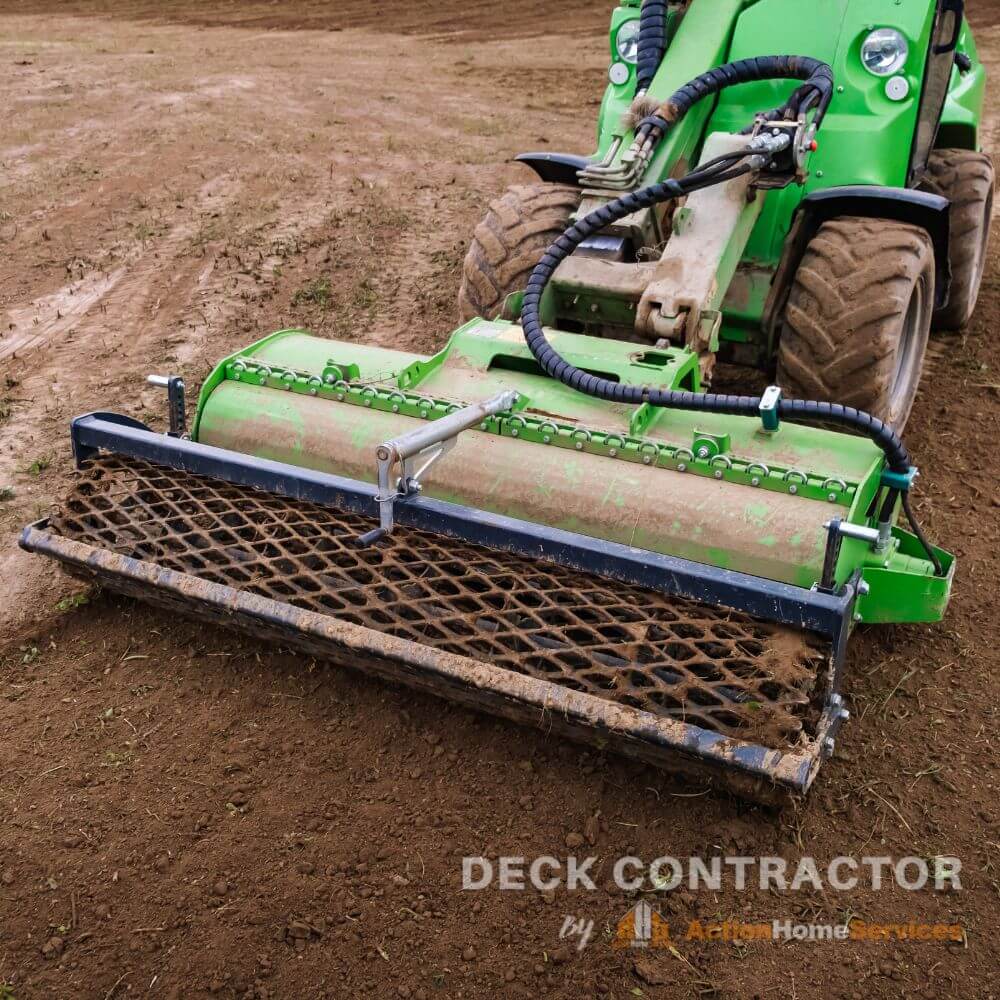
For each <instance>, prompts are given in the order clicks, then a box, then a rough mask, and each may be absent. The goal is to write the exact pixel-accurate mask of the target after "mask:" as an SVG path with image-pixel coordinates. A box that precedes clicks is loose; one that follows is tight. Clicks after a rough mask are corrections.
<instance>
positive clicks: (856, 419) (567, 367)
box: [521, 5, 944, 576]
mask: <svg viewBox="0 0 1000 1000" xmlns="http://www.w3.org/2000/svg"><path fill="white" fill-rule="evenodd" d="M643 10H644V11H645V5H644V6H643ZM784 78H792V79H800V80H805V83H803V85H802V86H801V87H799V88H797V89H796V90H795V92H794V93H793V94H792V96H791V97H790V98H789V100H788V102H787V103H786V104H784V105H783V106H782V107H780V108H777V109H775V111H773V112H769V113H767V115H766V117H767V118H768V120H772V121H773V120H776V119H777V118H783V117H788V118H791V119H793V120H798V119H799V118H801V117H804V116H805V115H807V114H808V113H809V112H810V111H814V112H815V116H814V118H813V122H814V124H815V125H816V126H817V127H818V126H819V125H820V124H821V123H822V120H823V117H824V115H825V114H826V111H827V109H828V108H829V106H830V101H831V98H832V96H833V72H832V70H831V69H830V67H829V66H827V65H826V64H825V63H822V62H820V61H819V60H818V59H811V58H808V57H804V56H763V57H759V58H756V59H744V60H741V61H739V62H734V63H727V64H726V65H725V66H720V67H718V68H717V69H714V70H711V71H710V72H708V73H703V74H702V75H701V76H699V77H698V78H697V79H695V80H692V81H691V83H689V84H686V85H685V86H684V87H682V88H681V89H680V90H678V91H677V92H676V93H675V94H674V96H673V97H672V98H671V99H670V100H669V101H667V102H666V103H665V104H664V105H661V106H660V108H658V109H657V113H656V114H654V115H652V116H650V117H649V118H647V119H646V120H644V121H643V122H642V123H640V126H639V128H638V129H637V135H642V134H643V131H642V130H643V129H646V130H647V131H646V133H645V135H646V136H648V137H651V143H652V145H654V146H655V144H656V142H657V141H658V138H659V137H662V135H665V134H666V133H667V132H668V131H669V130H670V129H671V128H672V127H673V126H674V125H675V124H676V123H677V122H679V121H680V120H681V119H682V118H683V117H684V115H685V114H687V112H688V111H689V110H690V109H691V107H693V105H694V104H696V103H697V102H698V101H700V100H701V99H702V98H703V97H706V96H708V95H709V94H717V93H719V92H720V91H721V90H723V89H724V88H725V87H728V86H732V85H734V84H738V83H747V82H750V81H753V80H773V79H784ZM654 132H655V133H656V134H655V135H654V134H653V133H654ZM759 152H760V151H759V150H754V149H750V148H748V149H746V150H743V151H739V152H736V153H730V154H726V155H724V156H720V157H717V158H716V159H714V160H712V161H710V162H709V163H705V164H702V165H701V166H700V167H698V168H696V169H695V170H693V171H692V172H691V173H689V174H687V175H686V176H685V177H682V178H680V179H678V180H674V179H670V180H666V181H662V182H660V183H659V184H653V185H650V186H649V187H647V188H643V189H642V190H641V191H635V192H631V193H629V194H625V195H622V196H621V197H620V198H616V199H615V200H614V201H611V202H608V203H607V204H605V205H602V206H601V207H600V208H598V209H595V210H594V211H593V212H591V213H590V214H589V215H587V216H585V217H584V218H583V219H581V220H580V221H579V222H576V223H574V224H573V225H572V226H570V228H569V229H567V230H566V232H565V233H563V235H562V236H560V237H559V239H557V240H556V241H555V243H553V244H552V246H550V247H549V249H548V250H547V251H546V253H545V255H544V256H543V257H542V259H541V260H540V261H539V263H538V264H537V265H536V267H535V269H534V270H533V271H532V272H531V277H530V278H529V279H528V287H527V289H526V291H525V293H524V300H523V303H522V307H521V326H522V327H523V329H524V339H525V341H526V342H527V344H528V347H529V349H530V350H531V353H532V355H533V356H534V358H535V360H536V361H537V362H538V364H539V365H540V366H541V368H542V370H543V371H544V372H545V373H546V374H547V375H549V376H550V377H551V378H554V379H557V380H558V381H560V382H562V383H563V385H567V386H569V387H570V388H571V389H576V390H577V391H578V392H582V393H585V394H586V395H588V396H595V397H597V398H598V399H606V400H610V401H612V402H616V403H625V404H634V405H639V404H642V403H649V404H650V405H652V406H662V407H665V408H669V409H679V410H693V411H696V412H711V413H727V414H733V415H736V416H745V417H752V416H757V415H758V414H759V412H760V404H761V397H760V396H735V395H726V394H721V393H696V392H685V391H679V390H676V389H660V388H650V387H648V386H638V385H628V384H624V383H621V382H612V381H610V380H608V379H604V378H601V377H600V376H597V375H591V374H590V373H589V372H585V371H583V370H581V369H579V368H577V367H576V366H575V365H572V364H570V363H569V362H568V361H567V360H566V359H565V358H563V357H561V356H560V355H559V353H558V352H557V351H556V350H555V348H554V347H553V346H552V345H551V344H550V343H549V342H548V339H547V338H546V336H545V332H544V330H543V329H542V321H541V302H542V295H543V293H544V292H545V289H546V287H547V285H548V283H549V281H550V279H551V278H552V275H553V274H554V273H555V270H556V268H557V267H558V266H559V265H560V264H561V263H562V262H563V261H564V260H565V259H566V258H567V257H568V256H569V255H570V254H571V253H573V251H574V250H575V249H576V248H577V247H578V246H579V245H580V244H581V243H582V242H583V241H584V240H586V239H588V238H589V237H590V236H593V235H594V234H596V233H598V232H600V231H601V230H602V229H604V228H606V227H607V226H609V225H611V224H612V223H614V222H618V221H620V220H621V219H624V218H626V217H627V216H629V215H632V214H634V213H635V212H639V211H642V210H643V209H646V208H651V207H652V206H653V205H656V204H659V203H661V202H664V201H670V200H673V199H676V198H682V197H684V196H685V195H688V194H691V193H692V192H694V191H697V190H700V189H701V188H705V187H708V186H710V185H713V184H724V183H725V182H726V181H729V180H732V179H733V178H735V177H739V176H741V175H743V174H746V173H748V172H750V170H751V169H752V168H751V167H750V166H749V165H742V166H740V165H738V161H739V160H741V159H745V158H746V157H748V156H752V155H755V154H757V153H759ZM777 410H778V416H779V417H781V418H786V419H790V420H799V421H802V422H804V423H832V424H840V425H841V426H844V427H847V428H849V429H850V430H853V431H859V432H860V433H863V434H866V435H867V436H868V437H869V438H871V440H872V441H874V442H875V444H876V445H878V446H879V448H881V449H882V451H883V452H884V454H885V457H886V462H887V464H888V466H889V469H890V470H891V471H892V472H894V473H899V474H909V473H910V472H911V462H910V455H909V452H908V451H907V450H906V446H905V445H904V444H903V442H902V440H901V438H900V437H899V435H898V434H897V433H896V431H895V430H893V428H892V427H890V426H889V425H888V424H886V423H884V422H883V421H882V420H880V419H879V418H878V417H875V416H872V414H870V413H865V412H864V411H863V410H857V409H855V408H854V407H853V406H843V405H841V404H840V403H827V402H820V401H816V400H806V399H782V400H780V401H779V403H778V407H777ZM890 496H891V497H892V498H893V499H892V502H890V500H889V497H890ZM894 505H895V492H894V490H892V489H890V491H889V495H888V496H887V498H886V508H887V509H886V510H884V511H883V512H882V519H883V520H885V519H887V517H888V516H890V515H891V511H888V507H890V506H894ZM902 506H903V511H904V513H905V514H906V518H907V520H908V521H909V522H910V526H911V527H912V529H913V533H914V535H915V536H916V537H917V539H918V541H919V542H920V543H921V545H922V546H923V548H924V549H925V551H926V552H927V556H928V558H929V560H930V562H931V564H932V565H933V567H934V572H935V573H936V574H937V575H938V576H941V575H943V572H944V569H943V567H942V565H941V561H940V560H939V559H938V557H937V554H936V553H935V552H934V550H933V548H932V547H931V545H930V543H929V542H928V540H927V538H926V536H925V535H924V533H923V531H921V529H920V526H919V524H918V523H917V520H916V518H915V517H914V514H913V509H912V507H911V505H910V498H909V493H908V491H906V490H903V491H902Z"/></svg>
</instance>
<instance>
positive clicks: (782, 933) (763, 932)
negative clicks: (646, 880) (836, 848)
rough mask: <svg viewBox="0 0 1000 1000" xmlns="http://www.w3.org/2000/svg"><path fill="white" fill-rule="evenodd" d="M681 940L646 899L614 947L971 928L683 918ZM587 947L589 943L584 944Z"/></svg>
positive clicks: (941, 936)
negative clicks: (746, 921)
mask: <svg viewBox="0 0 1000 1000" xmlns="http://www.w3.org/2000/svg"><path fill="white" fill-rule="evenodd" d="M580 923H581V922H580V921H578V920H576V919H575V918H573V917H571V916H570V917H567V918H566V920H564V921H563V928H562V931H561V932H560V935H559V936H560V937H561V938H565V937H572V936H578V935H577V934H576V933H575V932H576V930H577V928H578V927H579V925H580ZM681 928H682V929H681V930H680V933H678V934H677V936H676V940H675V936H674V934H673V933H672V930H671V925H670V922H669V920H667V919H666V918H665V917H664V916H663V915H662V914H661V913H660V912H659V910H657V909H655V908H654V907H653V906H651V905H650V904H649V903H647V902H646V901H645V900H640V901H639V902H638V903H636V904H635V906H633V907H632V909H631V910H629V911H628V913H626V914H625V916H623V917H622V918H621V920H619V921H618V925H617V927H616V929H615V934H614V937H613V938H612V941H611V947H612V948H613V949H614V950H615V951H621V950H623V949H633V950H635V949H639V950H647V949H648V950H658V949H662V950H665V951H669V950H670V949H672V948H674V946H675V944H676V942H677V941H724V942H740V943H747V942H750V941H779V942H780V941H886V942H888V941H919V942H948V941H952V942H962V941H964V940H965V930H964V929H963V927H962V926H961V925H960V924H943V923H935V924H926V923H919V922H917V921H910V922H908V923H905V924H898V923H893V924H874V923H868V922H865V921H861V920H851V921H850V922H849V923H841V924H835V923H826V924H823V923H819V924H803V923H796V922H795V921H792V920H769V921H760V922H757V923H744V922H742V921H737V920H724V921H705V920H687V921H683V922H682V925H681ZM584 946H585V945H584Z"/></svg>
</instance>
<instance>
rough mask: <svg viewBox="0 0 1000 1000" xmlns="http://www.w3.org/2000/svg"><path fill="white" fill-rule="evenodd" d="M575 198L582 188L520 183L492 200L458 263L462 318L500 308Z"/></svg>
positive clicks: (565, 220)
mask: <svg viewBox="0 0 1000 1000" xmlns="http://www.w3.org/2000/svg"><path fill="white" fill-rule="evenodd" d="M579 204H580V189H579V188H575V187H568V186H566V185H563V184H519V185H517V186H515V187H511V188H508V189H507V190H506V191H505V192H504V193H503V194H502V195H501V196H500V197H499V198H497V199H496V201H493V202H491V203H490V207H489V211H488V212H487V213H486V218H485V219H483V221H482V222H481V223H479V225H478V226H476V231H475V234H474V236H473V240H472V246H470V247H469V252H468V254H466V257H465V264H464V266H463V268H462V284H461V287H460V288H459V292H458V312H459V315H460V317H461V319H462V320H463V322H464V321H466V320H470V319H474V318H475V317H476V316H482V317H483V318H484V319H494V318H495V317H496V316H498V315H499V314H500V311H501V310H502V309H503V304H504V299H506V298H507V296H508V295H510V293H511V292H519V291H522V290H523V289H524V288H525V286H526V285H527V284H528V278H529V276H530V275H531V272H532V270H533V269H534V267H535V265H536V264H537V263H538V262H539V261H540V260H541V259H542V255H543V254H544V253H545V251H546V250H548V248H549V247H550V246H551V245H552V244H553V243H554V242H555V241H556V240H557V239H558V238H559V237H560V236H562V234H563V233H564V232H565V231H566V229H567V228H568V227H569V224H570V216H572V214H573V213H574V212H575V211H576V210H577V208H578V206H579Z"/></svg>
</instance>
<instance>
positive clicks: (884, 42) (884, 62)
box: [861, 28, 910, 76]
mask: <svg viewBox="0 0 1000 1000" xmlns="http://www.w3.org/2000/svg"><path fill="white" fill-rule="evenodd" d="M909 54H910V47H909V45H907V44H906V39H905V38H904V37H903V36H902V35H901V34H900V33H899V32H898V31H896V29H895V28H876V29H875V31H873V32H872V33H871V34H870V35H869V36H868V37H867V38H866V39H865V40H864V42H862V43H861V62H862V63H863V64H864V67H865V69H866V70H868V72H869V73H874V74H875V75H876V76H892V74H893V73H898V72H899V71H900V70H901V69H902V68H903V66H904V65H905V64H906V57H907V56H908V55H909Z"/></svg>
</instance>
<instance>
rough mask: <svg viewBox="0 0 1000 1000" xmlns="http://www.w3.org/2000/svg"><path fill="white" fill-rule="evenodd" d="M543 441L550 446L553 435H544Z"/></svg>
mask: <svg viewBox="0 0 1000 1000" xmlns="http://www.w3.org/2000/svg"><path fill="white" fill-rule="evenodd" d="M542 441H544V442H545V444H549V443H550V442H551V441H552V435H551V434H543V435H542Z"/></svg>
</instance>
